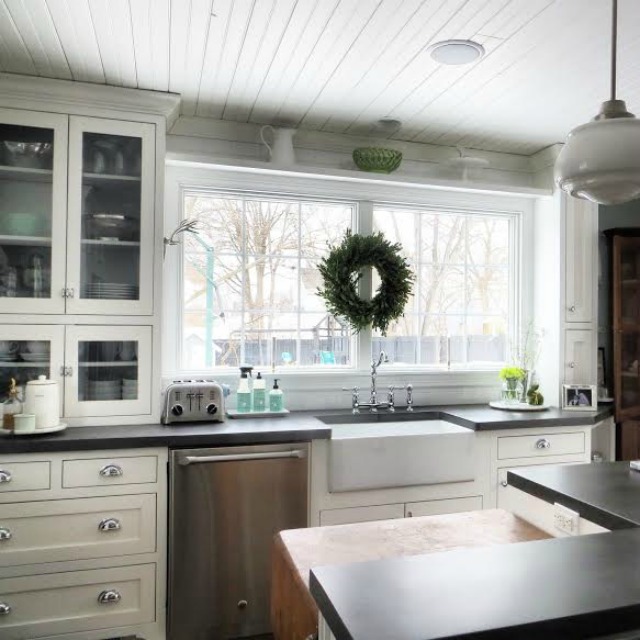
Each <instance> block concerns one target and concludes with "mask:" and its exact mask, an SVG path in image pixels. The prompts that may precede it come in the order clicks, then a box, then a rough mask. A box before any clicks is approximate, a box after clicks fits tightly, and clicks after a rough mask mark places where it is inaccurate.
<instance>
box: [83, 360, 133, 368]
mask: <svg viewBox="0 0 640 640" xmlns="http://www.w3.org/2000/svg"><path fill="white" fill-rule="evenodd" d="M78 366H80V367H137V366H138V361H137V360H113V361H108V362H78Z"/></svg>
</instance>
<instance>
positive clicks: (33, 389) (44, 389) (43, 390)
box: [23, 376, 60, 431]
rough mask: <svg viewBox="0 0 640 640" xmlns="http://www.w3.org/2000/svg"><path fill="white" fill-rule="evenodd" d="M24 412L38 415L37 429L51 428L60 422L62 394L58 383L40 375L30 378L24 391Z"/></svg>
mask: <svg viewBox="0 0 640 640" xmlns="http://www.w3.org/2000/svg"><path fill="white" fill-rule="evenodd" d="M23 411H24V413H33V414H34V415H35V417H36V431H37V430H38V429H51V428H53V427H57V426H58V425H59V424H60V396H59V392H58V383H57V382H56V381H55V380H47V377H46V376H38V379H37V380H29V382H27V388H26V389H25V392H24V409H23Z"/></svg>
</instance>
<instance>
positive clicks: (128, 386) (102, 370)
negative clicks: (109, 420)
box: [0, 324, 153, 420]
mask: <svg viewBox="0 0 640 640" xmlns="http://www.w3.org/2000/svg"><path fill="white" fill-rule="evenodd" d="M152 334H153V328H152V327H150V326H121V325H116V326H102V325H74V326H67V327H65V326H62V325H55V326H51V325H45V326H43V325H6V324H4V325H0V350H3V351H2V352H3V353H4V356H1V355H0V396H3V395H4V393H5V392H6V390H7V389H8V388H9V383H10V380H11V378H14V379H15V380H16V381H17V383H18V385H20V386H22V387H24V385H25V384H26V382H27V381H28V380H33V379H36V378H37V377H38V375H46V376H47V377H48V378H50V379H51V380H56V381H57V382H58V383H59V384H60V391H61V392H60V398H61V400H60V415H61V417H62V418H63V420H64V419H67V418H71V419H82V418H90V417H103V416H104V417H107V416H112V417H116V416H150V415H151V414H152V406H151V388H152V382H151V381H152V371H151V363H152V360H153V358H152Z"/></svg>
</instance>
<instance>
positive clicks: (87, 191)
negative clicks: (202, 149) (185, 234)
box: [0, 109, 156, 316]
mask: <svg viewBox="0 0 640 640" xmlns="http://www.w3.org/2000/svg"><path fill="white" fill-rule="evenodd" d="M155 129H156V127H155V125H154V124H150V123H140V122H127V121H122V120H109V119H101V118H90V117H82V116H73V115H71V116H67V115H59V114H47V113H40V112H29V111H12V110H6V109H0V313H11V314H18V313H19V314H36V313H37V314H41V313H50V314H64V313H66V314H86V315H100V314H102V315H137V316H148V315H152V314H153V262H154V260H153V258H154V256H153V251H154V212H155V186H156V185H155V173H156V148H155V135H156V131H155ZM21 145H22V146H21ZM25 149H26V151H25Z"/></svg>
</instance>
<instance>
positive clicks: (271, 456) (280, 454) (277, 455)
mask: <svg viewBox="0 0 640 640" xmlns="http://www.w3.org/2000/svg"><path fill="white" fill-rule="evenodd" d="M305 455H306V454H305V452H304V451H302V449H292V450H290V451H272V452H269V453H229V454H221V455H217V456H181V457H180V458H179V459H178V464H179V465H181V466H183V467H184V466H186V465H188V464H204V463H209V462H239V461H244V460H277V459H282V458H304V457H305Z"/></svg>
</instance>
